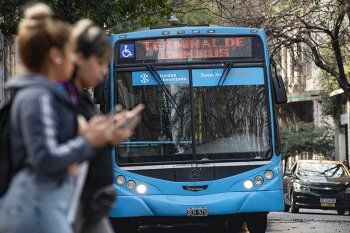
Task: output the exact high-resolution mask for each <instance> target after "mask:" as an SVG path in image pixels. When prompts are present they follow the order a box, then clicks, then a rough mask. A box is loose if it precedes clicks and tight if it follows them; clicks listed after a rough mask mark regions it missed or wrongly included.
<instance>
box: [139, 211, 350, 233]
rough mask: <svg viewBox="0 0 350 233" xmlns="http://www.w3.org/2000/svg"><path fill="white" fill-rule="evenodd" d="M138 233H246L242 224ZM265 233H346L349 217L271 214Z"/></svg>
mask: <svg viewBox="0 0 350 233" xmlns="http://www.w3.org/2000/svg"><path fill="white" fill-rule="evenodd" d="M139 232H140V233H141V232H142V233H161V232H162V233H163V232H165V233H249V232H248V230H247V228H246V226H245V224H242V225H241V226H234V227H232V226H229V225H226V227H225V228H224V229H213V228H210V227H209V226H208V224H181V225H172V226H163V225H158V226H152V227H141V228H140V229H139ZM266 232H268V233H270V232H271V233H277V232H279V233H281V232H283V233H349V232H350V216H349V212H346V213H345V215H338V214H337V212H336V211H333V210H329V211H324V210H307V209H301V210H300V213H299V214H292V213H283V212H272V213H269V215H268V227H267V231H266Z"/></svg>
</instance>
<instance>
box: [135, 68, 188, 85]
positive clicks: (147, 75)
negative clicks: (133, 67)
mask: <svg viewBox="0 0 350 233" xmlns="http://www.w3.org/2000/svg"><path fill="white" fill-rule="evenodd" d="M158 74H159V77H160V78H161V79H162V81H163V82H164V84H185V85H188V84H189V81H188V80H189V78H188V77H189V73H188V70H160V71H158ZM132 85H133V86H151V85H159V84H158V82H157V80H156V79H155V78H154V77H153V75H152V73H151V72H149V71H137V72H132Z"/></svg>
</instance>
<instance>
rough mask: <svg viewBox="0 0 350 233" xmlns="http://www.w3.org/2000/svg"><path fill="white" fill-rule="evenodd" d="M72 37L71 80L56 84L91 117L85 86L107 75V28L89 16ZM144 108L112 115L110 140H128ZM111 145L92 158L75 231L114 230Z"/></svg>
mask: <svg viewBox="0 0 350 233" xmlns="http://www.w3.org/2000/svg"><path fill="white" fill-rule="evenodd" d="M73 37H74V38H75V39H76V41H77V46H76V55H77V59H76V66H75V70H74V73H73V76H72V79H71V80H70V82H65V81H60V82H57V86H58V87H59V88H61V89H63V90H64V91H65V92H66V93H67V94H68V95H69V96H70V98H71V101H72V103H73V104H74V105H75V106H76V108H77V112H78V114H80V115H82V116H83V117H84V118H85V119H86V120H89V119H91V118H92V117H93V116H95V115H97V114H98V111H97V109H96V108H95V106H94V103H93V102H92V100H91V99H90V97H89V95H88V94H87V92H86V88H90V87H95V86H97V85H99V84H101V82H102V80H103V78H104V77H105V76H106V75H107V73H108V63H109V59H110V54H111V46H110V44H109V41H108V38H107V36H106V32H105V31H104V30H103V29H101V28H100V27H98V26H96V25H95V24H94V23H93V22H92V21H90V20H87V19H85V20H81V21H79V22H77V23H76V25H75V26H74V29H73ZM84 90H85V91H84ZM142 109H143V106H141V105H139V106H137V107H135V108H134V109H133V110H131V111H125V112H122V113H119V114H116V115H110V117H111V118H113V119H114V121H115V125H114V129H113V131H111V140H110V143H111V144H112V145H117V144H119V143H120V142H122V141H125V140H127V139H128V138H129V137H130V136H131V135H132V134H133V130H134V128H135V127H136V125H137V124H138V122H139V120H140V116H139V112H140V111H141V110H142ZM126 122H127V124H125V123H126ZM110 149H111V148H110V147H106V148H105V149H104V150H100V151H99V152H98V154H99V155H98V156H95V157H94V158H92V159H91V160H90V163H89V169H88V174H87V178H86V182H85V186H84V189H83V192H82V198H81V208H80V210H79V214H78V221H76V224H75V230H76V232H83V233H92V232H96V233H97V232H98V233H107V232H113V229H112V227H111V225H110V223H109V220H108V212H109V210H110V209H111V207H112V205H113V203H114V200H115V195H116V193H115V189H114V188H113V186H112V182H113V171H112V158H111V155H110V153H109V152H110Z"/></svg>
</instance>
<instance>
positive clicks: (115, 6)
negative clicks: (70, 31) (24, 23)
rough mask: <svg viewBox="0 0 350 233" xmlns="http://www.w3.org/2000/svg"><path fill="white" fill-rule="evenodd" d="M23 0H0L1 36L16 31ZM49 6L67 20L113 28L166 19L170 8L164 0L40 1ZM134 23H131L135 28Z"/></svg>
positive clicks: (24, 3)
mask: <svg viewBox="0 0 350 233" xmlns="http://www.w3.org/2000/svg"><path fill="white" fill-rule="evenodd" d="M28 2H31V3H32V2H35V1H25V0H11V1H8V0H0V6H1V7H0V30H1V31H2V33H3V34H5V35H11V34H15V33H16V29H17V24H18V22H19V21H20V19H21V17H22V12H23V6H25V5H26V3H28ZM41 2H45V3H47V4H48V5H49V6H51V7H52V9H53V11H54V12H55V13H56V14H57V16H59V17H61V18H62V19H65V20H67V21H68V22H71V23H73V22H75V21H77V20H79V19H82V18H89V19H91V20H93V21H94V22H95V23H96V24H98V25H100V26H102V27H106V28H107V29H111V28H112V29H113V28H114V27H119V28H123V25H124V24H125V25H126V27H125V28H128V25H130V24H131V23H132V24H134V25H135V23H136V24H137V26H143V25H148V24H154V23H155V21H158V19H162V18H167V17H169V15H170V13H171V7H170V5H169V4H168V1H167V0H118V1H110V0H60V1H57V0H46V1H41ZM135 27H136V26H134V28H135Z"/></svg>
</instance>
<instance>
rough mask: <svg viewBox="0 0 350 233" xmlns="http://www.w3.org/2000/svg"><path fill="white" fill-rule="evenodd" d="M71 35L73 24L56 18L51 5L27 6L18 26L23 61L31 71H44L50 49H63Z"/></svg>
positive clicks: (20, 53)
mask: <svg viewBox="0 0 350 233" xmlns="http://www.w3.org/2000/svg"><path fill="white" fill-rule="evenodd" d="M70 37H71V26H70V25H69V24H68V23H65V22H63V21H62V20H59V19H56V18H54V17H53V13H52V11H51V8H50V7H49V6H47V5H45V4H43V3H37V4H35V5H33V6H31V7H29V8H27V9H26V10H25V12H24V19H23V20H22V22H20V24H19V26H18V45H19V55H20V58H21V62H22V63H23V65H24V66H25V67H26V68H27V69H29V70H30V71H34V72H40V71H42V68H43V66H44V64H45V61H46V58H47V54H48V52H49V50H50V49H51V48H52V47H57V48H58V49H62V50H63V48H64V46H65V45H66V43H67V42H68V41H69V39H70Z"/></svg>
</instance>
